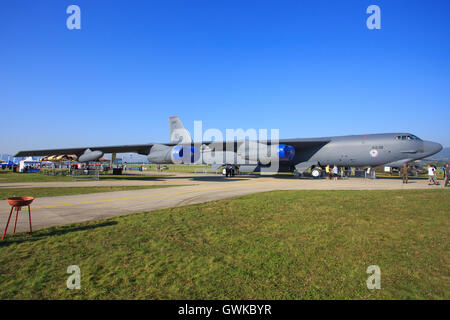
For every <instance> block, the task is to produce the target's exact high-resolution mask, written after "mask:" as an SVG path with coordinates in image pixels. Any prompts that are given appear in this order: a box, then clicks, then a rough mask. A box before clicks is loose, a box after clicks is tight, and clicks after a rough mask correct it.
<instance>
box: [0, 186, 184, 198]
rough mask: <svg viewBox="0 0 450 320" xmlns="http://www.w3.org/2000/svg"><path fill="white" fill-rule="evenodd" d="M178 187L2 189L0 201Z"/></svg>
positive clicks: (0, 190)
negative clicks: (27, 197)
mask: <svg viewBox="0 0 450 320" xmlns="http://www.w3.org/2000/svg"><path fill="white" fill-rule="evenodd" d="M175 186H176V185H155V186H117V187H114V186H106V187H62V188H59V187H51V188H4V189H0V200H4V199H7V198H10V197H22V196H33V197H36V198H40V197H55V196H67V195H74V194H86V193H98V192H113V191H129V190H139V189H157V188H168V187H175Z"/></svg>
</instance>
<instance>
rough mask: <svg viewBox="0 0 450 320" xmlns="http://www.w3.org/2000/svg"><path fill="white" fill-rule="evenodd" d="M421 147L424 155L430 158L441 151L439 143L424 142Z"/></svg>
mask: <svg viewBox="0 0 450 320" xmlns="http://www.w3.org/2000/svg"><path fill="white" fill-rule="evenodd" d="M423 147H424V153H426V154H427V156H431V155H433V154H435V153H438V152H439V151H441V150H442V145H441V144H440V143H436V142H432V141H424V142H423Z"/></svg>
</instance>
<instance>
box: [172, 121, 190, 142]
mask: <svg viewBox="0 0 450 320" xmlns="http://www.w3.org/2000/svg"><path fill="white" fill-rule="evenodd" d="M169 131H170V142H171V143H191V142H192V139H191V135H190V134H189V131H187V130H186V129H185V128H184V126H183V124H182V123H181V120H180V118H178V117H177V116H175V117H170V118H169Z"/></svg>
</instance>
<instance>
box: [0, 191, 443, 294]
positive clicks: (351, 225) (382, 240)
mask: <svg viewBox="0 0 450 320" xmlns="http://www.w3.org/2000/svg"><path fill="white" fill-rule="evenodd" d="M449 192H450V191H449V190H445V189H436V190H398V191H276V192H269V193H260V194H254V195H249V196H244V197H239V198H235V199H228V200H221V201H215V202H210V203H204V204H198V205H190V206H185V207H177V208H170V209H165V210H157V211H152V212H143V213H137V214H133V215H127V216H121V217H115V218H111V219H107V220H101V221H93V222H89V223H80V224H73V225H68V226H61V227H52V228H48V229H43V230H39V231H36V232H35V233H34V235H33V238H31V239H30V238H29V237H28V235H27V234H18V235H14V236H9V237H8V238H7V240H5V241H3V242H1V243H0V284H1V288H2V290H1V291H0V299H449V298H450V282H449V275H450V274H449V263H450V261H449V249H450V248H449V230H450V228H449V227H450V226H449V218H450V200H449V199H450V198H449V196H450V193H449ZM69 265H78V266H79V267H80V269H81V290H69V289H67V288H66V281H67V278H68V277H69V275H68V274H67V273H66V270H67V267H68V266H69ZM370 265H378V266H379V267H380V268H381V289H380V290H369V289H367V287H366V280H367V278H368V276H369V275H368V274H366V269H367V267H368V266H370Z"/></svg>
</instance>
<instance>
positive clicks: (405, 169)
mask: <svg viewBox="0 0 450 320" xmlns="http://www.w3.org/2000/svg"><path fill="white" fill-rule="evenodd" d="M402 178H403V183H408V166H407V165H406V163H404V164H403V167H402Z"/></svg>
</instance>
